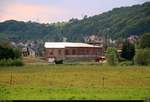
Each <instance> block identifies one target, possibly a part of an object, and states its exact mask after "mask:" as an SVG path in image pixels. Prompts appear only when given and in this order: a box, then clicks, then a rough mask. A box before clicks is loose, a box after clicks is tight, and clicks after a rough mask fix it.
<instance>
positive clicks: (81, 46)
mask: <svg viewBox="0 0 150 102" xmlns="http://www.w3.org/2000/svg"><path fill="white" fill-rule="evenodd" d="M44 47H45V57H46V58H47V59H53V58H55V59H63V60H64V59H96V58H97V57H99V56H103V55H104V49H103V47H102V46H95V45H90V44H86V43H71V42H45V45H44Z"/></svg>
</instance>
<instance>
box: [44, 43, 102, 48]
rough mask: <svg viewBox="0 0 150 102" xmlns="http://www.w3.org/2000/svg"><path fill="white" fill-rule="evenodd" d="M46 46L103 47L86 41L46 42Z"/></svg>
mask: <svg viewBox="0 0 150 102" xmlns="http://www.w3.org/2000/svg"><path fill="white" fill-rule="evenodd" d="M44 47H45V48H65V47H102V46H95V45H90V44H86V43H75V42H45V45H44Z"/></svg>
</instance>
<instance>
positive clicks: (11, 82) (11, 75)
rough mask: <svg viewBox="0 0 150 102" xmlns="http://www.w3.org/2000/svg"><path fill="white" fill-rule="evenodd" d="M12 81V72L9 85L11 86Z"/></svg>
mask: <svg viewBox="0 0 150 102" xmlns="http://www.w3.org/2000/svg"><path fill="white" fill-rule="evenodd" d="M12 81H13V79H12V72H11V75H10V85H12V84H13V82H12Z"/></svg>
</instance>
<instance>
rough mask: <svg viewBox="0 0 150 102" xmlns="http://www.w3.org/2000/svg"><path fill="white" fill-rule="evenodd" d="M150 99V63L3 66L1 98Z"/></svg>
mask: <svg viewBox="0 0 150 102" xmlns="http://www.w3.org/2000/svg"><path fill="white" fill-rule="evenodd" d="M79 99H81V100H89V99H90V100H91V99H92V100H116V99H121V100H141V99H142V100H145V99H150V68H149V66H108V65H100V64H63V65H54V64H51V65H47V64H45V65H44V64H43V65H25V66H22V67H0V100H79Z"/></svg>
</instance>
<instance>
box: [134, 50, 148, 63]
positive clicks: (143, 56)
mask: <svg viewBox="0 0 150 102" xmlns="http://www.w3.org/2000/svg"><path fill="white" fill-rule="evenodd" d="M134 63H135V64H138V65H150V49H149V48H147V49H138V50H137V51H136V55H135V57H134Z"/></svg>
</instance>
